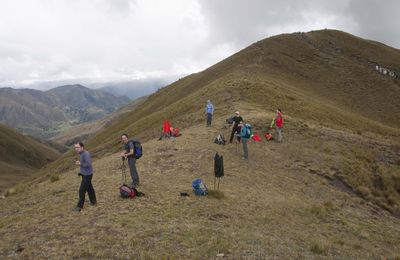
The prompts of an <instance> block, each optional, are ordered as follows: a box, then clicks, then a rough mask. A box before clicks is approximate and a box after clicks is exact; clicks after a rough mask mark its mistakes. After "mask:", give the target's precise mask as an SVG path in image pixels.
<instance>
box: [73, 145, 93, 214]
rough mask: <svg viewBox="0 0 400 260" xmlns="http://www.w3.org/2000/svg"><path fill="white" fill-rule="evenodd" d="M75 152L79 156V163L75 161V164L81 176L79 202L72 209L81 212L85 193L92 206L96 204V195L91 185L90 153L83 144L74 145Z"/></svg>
mask: <svg viewBox="0 0 400 260" xmlns="http://www.w3.org/2000/svg"><path fill="white" fill-rule="evenodd" d="M74 147H75V152H76V153H77V154H79V161H76V162H75V164H76V165H79V168H80V169H79V174H78V175H79V176H82V181H81V186H80V188H79V201H78V204H77V206H76V208H74V211H81V209H82V208H83V204H84V203H85V193H86V192H87V193H88V194H89V200H90V204H91V205H92V206H94V205H96V204H97V200H96V193H95V191H94V188H93V185H92V177H93V167H92V159H91V158H90V153H89V152H88V151H86V150H84V148H83V147H84V146H83V143H81V142H79V143H77V144H75V146H74Z"/></svg>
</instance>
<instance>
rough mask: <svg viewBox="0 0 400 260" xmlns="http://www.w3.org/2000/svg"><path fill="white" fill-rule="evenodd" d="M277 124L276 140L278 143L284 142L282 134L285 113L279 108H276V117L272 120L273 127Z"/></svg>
mask: <svg viewBox="0 0 400 260" xmlns="http://www.w3.org/2000/svg"><path fill="white" fill-rule="evenodd" d="M274 125H275V129H276V131H275V134H276V135H277V136H276V139H275V140H276V141H277V142H278V143H280V142H282V138H283V134H282V128H283V114H282V110H281V109H280V108H278V109H277V110H276V117H275V118H274V119H273V120H272V122H271V128H272V127H273V126H274Z"/></svg>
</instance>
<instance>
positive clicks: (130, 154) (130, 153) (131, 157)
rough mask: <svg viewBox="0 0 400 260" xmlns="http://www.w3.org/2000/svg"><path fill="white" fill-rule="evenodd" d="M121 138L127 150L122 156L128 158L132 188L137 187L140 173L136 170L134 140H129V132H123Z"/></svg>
mask: <svg viewBox="0 0 400 260" xmlns="http://www.w3.org/2000/svg"><path fill="white" fill-rule="evenodd" d="M121 139H122V143H123V144H124V150H125V151H124V152H123V153H122V154H121V156H122V157H124V158H125V159H127V160H128V165H129V170H130V172H131V177H132V185H131V188H134V189H136V188H137V186H139V174H138V172H137V170H136V158H135V146H134V144H133V142H132V141H129V139H128V135H127V134H123V135H122V136H121Z"/></svg>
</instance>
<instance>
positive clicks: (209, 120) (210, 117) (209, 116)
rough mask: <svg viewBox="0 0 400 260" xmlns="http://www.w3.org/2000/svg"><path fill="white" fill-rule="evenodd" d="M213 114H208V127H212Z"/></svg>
mask: <svg viewBox="0 0 400 260" xmlns="http://www.w3.org/2000/svg"><path fill="white" fill-rule="evenodd" d="M211 120H212V114H211V113H207V126H211Z"/></svg>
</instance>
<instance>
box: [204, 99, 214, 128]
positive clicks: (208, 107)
mask: <svg viewBox="0 0 400 260" xmlns="http://www.w3.org/2000/svg"><path fill="white" fill-rule="evenodd" d="M205 113H206V114H207V127H210V126H211V120H212V116H213V113H214V106H213V104H212V103H211V101H210V100H207V105H206V111H205Z"/></svg>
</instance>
